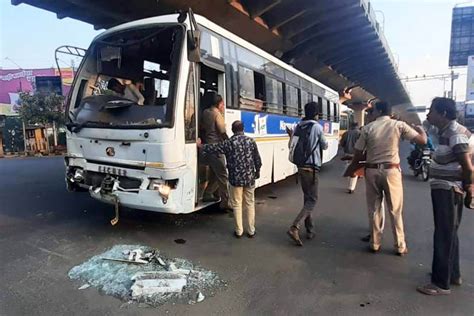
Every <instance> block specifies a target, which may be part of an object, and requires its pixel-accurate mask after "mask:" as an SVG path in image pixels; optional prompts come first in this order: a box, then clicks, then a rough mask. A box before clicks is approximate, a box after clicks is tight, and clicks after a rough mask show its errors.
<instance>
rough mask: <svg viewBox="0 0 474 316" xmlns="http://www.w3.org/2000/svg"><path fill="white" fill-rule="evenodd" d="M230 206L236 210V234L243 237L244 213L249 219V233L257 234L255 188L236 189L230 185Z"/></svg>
mask: <svg viewBox="0 0 474 316" xmlns="http://www.w3.org/2000/svg"><path fill="white" fill-rule="evenodd" d="M230 204H231V207H232V209H233V210H234V219H235V233H236V234H237V235H242V234H243V233H244V227H243V224H242V211H243V212H244V213H245V215H246V217H247V227H248V230H247V233H248V234H249V235H253V234H255V186H250V187H234V186H232V185H230Z"/></svg>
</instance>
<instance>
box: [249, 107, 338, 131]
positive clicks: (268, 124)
mask: <svg viewBox="0 0 474 316" xmlns="http://www.w3.org/2000/svg"><path fill="white" fill-rule="evenodd" d="M241 120H242V122H243V123H244V127H245V128H244V132H245V133H249V134H255V135H286V131H285V127H287V126H288V127H289V128H293V127H295V126H296V124H298V122H299V121H300V118H298V117H291V116H284V115H278V114H270V113H256V112H250V111H241ZM319 124H320V125H321V126H322V127H323V130H324V132H325V133H327V134H331V133H332V123H331V122H330V121H326V120H319Z"/></svg>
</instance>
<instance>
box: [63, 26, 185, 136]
mask: <svg viewBox="0 0 474 316" xmlns="http://www.w3.org/2000/svg"><path fill="white" fill-rule="evenodd" d="M183 34H184V28H183V26H182V25H179V24H166V25H163V24H161V25H157V24H154V25H152V26H150V25H148V26H145V27H135V28H133V29H128V30H124V31H118V32H114V33H112V34H109V35H105V36H102V37H100V38H98V39H96V40H95V41H94V42H93V44H92V45H91V47H90V48H89V50H88V52H87V55H86V57H85V58H84V60H83V63H82V65H81V68H80V70H79V74H78V76H77V79H76V81H75V87H74V88H73V90H74V93H73V99H72V100H71V101H72V102H71V103H70V104H69V110H68V113H69V118H70V120H71V122H72V123H73V124H74V125H81V126H93V127H115V128H121V127H124V128H127V127H128V128H133V127H137V126H138V127H140V126H141V127H171V126H172V124H173V109H174V106H173V104H174V95H175V89H176V78H177V72H178V68H179V67H178V66H179V56H180V51H181V47H182V43H183V41H182V38H183Z"/></svg>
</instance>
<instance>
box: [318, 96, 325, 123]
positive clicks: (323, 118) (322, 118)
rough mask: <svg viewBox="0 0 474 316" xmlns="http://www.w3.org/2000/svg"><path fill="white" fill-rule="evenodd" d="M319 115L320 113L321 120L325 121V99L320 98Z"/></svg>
mask: <svg viewBox="0 0 474 316" xmlns="http://www.w3.org/2000/svg"><path fill="white" fill-rule="evenodd" d="M318 113H319V116H320V117H319V118H320V119H321V120H325V119H326V118H325V116H324V107H323V98H321V97H318Z"/></svg>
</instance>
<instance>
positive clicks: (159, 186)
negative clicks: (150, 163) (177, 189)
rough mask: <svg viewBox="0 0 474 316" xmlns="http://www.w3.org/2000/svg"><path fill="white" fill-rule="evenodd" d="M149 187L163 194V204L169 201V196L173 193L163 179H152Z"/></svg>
mask: <svg viewBox="0 0 474 316" xmlns="http://www.w3.org/2000/svg"><path fill="white" fill-rule="evenodd" d="M149 189H151V190H155V191H158V194H159V195H160V196H161V199H162V201H163V204H166V203H167V202H168V198H169V196H170V193H171V187H170V186H169V185H167V184H166V183H164V182H163V180H151V181H150V186H149Z"/></svg>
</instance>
